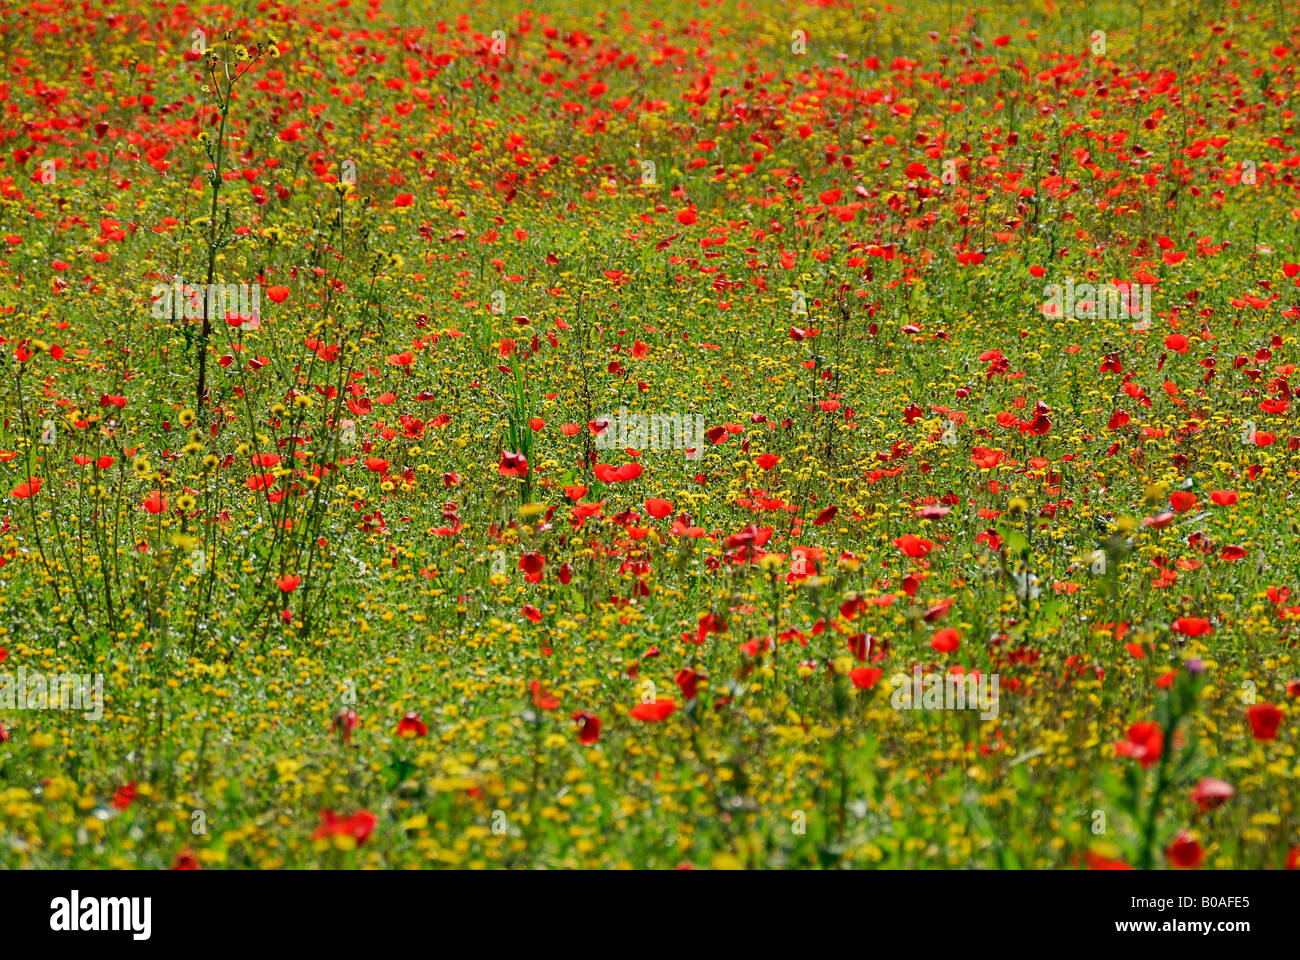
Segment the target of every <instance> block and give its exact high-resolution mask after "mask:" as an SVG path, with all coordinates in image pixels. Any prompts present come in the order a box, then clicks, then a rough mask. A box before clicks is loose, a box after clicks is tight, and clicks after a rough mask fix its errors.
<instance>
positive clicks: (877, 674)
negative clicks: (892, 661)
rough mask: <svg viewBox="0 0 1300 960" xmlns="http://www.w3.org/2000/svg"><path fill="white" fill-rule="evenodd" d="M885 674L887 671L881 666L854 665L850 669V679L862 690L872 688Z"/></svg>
mask: <svg viewBox="0 0 1300 960" xmlns="http://www.w3.org/2000/svg"><path fill="white" fill-rule="evenodd" d="M884 675H885V671H884V670H881V669H880V668H879V667H854V668H853V669H852V670H850V671H849V679H850V680H852V681H853V685H854V686H855V687H857V688H858V689H860V690H870V689H871V688H872V687H874V686H875V685H876V681H878V680H879V679H880V678H881V677H882V676H884Z"/></svg>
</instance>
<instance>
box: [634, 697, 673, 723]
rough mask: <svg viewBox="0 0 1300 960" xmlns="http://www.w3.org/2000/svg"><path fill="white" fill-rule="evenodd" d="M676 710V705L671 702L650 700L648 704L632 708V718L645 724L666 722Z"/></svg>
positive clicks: (640, 704)
mask: <svg viewBox="0 0 1300 960" xmlns="http://www.w3.org/2000/svg"><path fill="white" fill-rule="evenodd" d="M676 709H677V704H676V703H675V702H674V701H672V700H651V701H650V702H649V703H638V704H637V705H636V706H635V707H633V708H632V716H634V717H636V719H638V720H644V721H645V722H647V723H658V722H659V721H660V720H666V719H667V718H668V717H669V716H671V715H672V713H673V711H674V710H676Z"/></svg>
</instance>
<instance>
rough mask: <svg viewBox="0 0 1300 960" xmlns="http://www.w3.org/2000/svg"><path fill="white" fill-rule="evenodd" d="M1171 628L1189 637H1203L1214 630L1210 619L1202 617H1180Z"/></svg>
mask: <svg viewBox="0 0 1300 960" xmlns="http://www.w3.org/2000/svg"><path fill="white" fill-rule="evenodd" d="M1169 629H1171V630H1172V631H1173V632H1174V633H1181V634H1182V635H1183V636H1187V637H1201V636H1205V635H1206V634H1211V633H1213V632H1214V627H1212V626H1210V621H1209V620H1206V619H1204V618H1202V617H1179V618H1178V619H1177V620H1175V621H1174V622H1173V624H1172V626H1170V628H1169Z"/></svg>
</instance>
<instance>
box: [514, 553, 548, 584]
mask: <svg viewBox="0 0 1300 960" xmlns="http://www.w3.org/2000/svg"><path fill="white" fill-rule="evenodd" d="M545 567H546V558H545V557H544V556H542V555H541V554H540V553H531V552H529V553H525V554H524V555H523V556H521V557H520V558H519V569H520V570H522V571H523V572H524V579H525V580H527V581H528V582H529V583H541V582H542V571H543V570H544V569H545Z"/></svg>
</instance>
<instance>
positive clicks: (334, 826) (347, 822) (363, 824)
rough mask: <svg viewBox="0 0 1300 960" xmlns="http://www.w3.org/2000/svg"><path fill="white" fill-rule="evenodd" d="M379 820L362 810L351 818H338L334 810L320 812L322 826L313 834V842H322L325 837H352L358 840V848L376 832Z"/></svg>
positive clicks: (367, 811)
mask: <svg viewBox="0 0 1300 960" xmlns="http://www.w3.org/2000/svg"><path fill="white" fill-rule="evenodd" d="M378 822H379V820H378V819H377V818H376V817H375V815H374V814H373V813H371V812H370V811H369V810H361V811H359V812H357V813H354V814H352V815H351V816H350V817H340V816H336V815H335V813H334V811H333V810H322V811H321V812H320V826H319V827H317V828H316V832H315V833H313V834H312V839H313V840H320V839H323V838H325V837H335V836H342V837H352V839H354V840H356V842H357V846H361V845H362V844H363V843H365V842H366V838H367V837H369V836H370V834H371V833H373V832H374V829H375V826H376V824H378Z"/></svg>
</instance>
